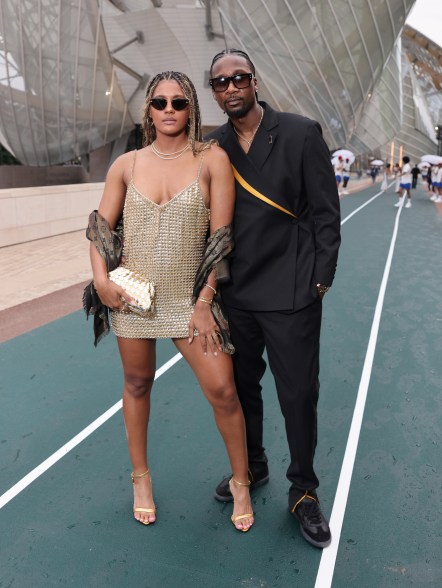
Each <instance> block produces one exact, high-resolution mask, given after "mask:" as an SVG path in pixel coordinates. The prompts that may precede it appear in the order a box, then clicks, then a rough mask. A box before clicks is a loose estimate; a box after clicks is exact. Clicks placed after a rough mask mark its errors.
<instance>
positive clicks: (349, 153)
mask: <svg viewBox="0 0 442 588" xmlns="http://www.w3.org/2000/svg"><path fill="white" fill-rule="evenodd" d="M339 155H340V156H341V157H343V158H344V159H347V158H348V160H349V161H348V162H349V164H350V165H351V164H352V163H353V162H354V160H355V159H356V156H355V154H354V153H353V151H350V150H349V149H338V150H337V151H335V152H334V153H333V157H338V156H339Z"/></svg>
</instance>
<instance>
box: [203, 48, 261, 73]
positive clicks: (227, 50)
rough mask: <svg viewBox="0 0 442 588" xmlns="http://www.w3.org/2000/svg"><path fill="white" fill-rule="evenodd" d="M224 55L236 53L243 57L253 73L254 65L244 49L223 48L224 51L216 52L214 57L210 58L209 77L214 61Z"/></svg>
mask: <svg viewBox="0 0 442 588" xmlns="http://www.w3.org/2000/svg"><path fill="white" fill-rule="evenodd" d="M226 55H238V56H239V57H244V59H245V60H246V61H247V63H248V64H249V65H250V69H251V70H252V74H253V75H255V66H254V65H253V62H252V60H251V59H250V57H249V56H248V55H247V53H246V52H245V51H242V50H241V49H224V51H221V52H220V53H217V54H216V55H215V57H214V58H213V59H212V64H211V66H210V77H212V70H213V66H214V65H215V63H216V62H217V61H218V59H221V58H222V57H225V56H226Z"/></svg>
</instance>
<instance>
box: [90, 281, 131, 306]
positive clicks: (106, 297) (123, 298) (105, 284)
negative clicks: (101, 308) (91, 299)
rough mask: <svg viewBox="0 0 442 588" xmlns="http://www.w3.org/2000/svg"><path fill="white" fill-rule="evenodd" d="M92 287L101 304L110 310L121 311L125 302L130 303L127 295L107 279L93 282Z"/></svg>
mask: <svg viewBox="0 0 442 588" xmlns="http://www.w3.org/2000/svg"><path fill="white" fill-rule="evenodd" d="M94 286H95V289H96V291H97V294H98V296H99V297H100V300H101V302H102V303H103V304H104V305H105V306H108V307H109V308H110V309H111V310H122V309H123V308H124V303H125V302H132V298H131V297H130V296H129V294H128V293H127V292H125V291H124V290H123V288H122V287H121V286H118V285H117V284H115V282H112V280H109V278H105V279H103V280H100V281H99V282H96V281H94Z"/></svg>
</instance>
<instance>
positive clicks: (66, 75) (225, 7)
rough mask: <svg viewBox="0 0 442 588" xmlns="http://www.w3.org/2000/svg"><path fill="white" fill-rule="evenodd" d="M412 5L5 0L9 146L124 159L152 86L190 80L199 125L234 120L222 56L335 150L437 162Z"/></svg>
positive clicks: (436, 70)
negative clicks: (153, 81) (217, 60)
mask: <svg viewBox="0 0 442 588" xmlns="http://www.w3.org/2000/svg"><path fill="white" fill-rule="evenodd" d="M413 4H414V0H70V1H69V2H64V1H63V2H62V1H61V0H2V1H1V3H0V142H1V143H2V144H3V145H4V146H5V147H6V148H7V149H8V150H10V151H11V153H13V155H15V157H17V158H18V159H19V160H20V161H21V162H22V163H24V164H28V165H32V166H47V165H54V164H57V163H62V162H65V161H69V160H72V159H74V158H77V157H78V156H80V155H86V154H89V153H91V152H93V151H95V150H97V149H100V148H103V147H105V146H107V148H108V150H109V154H110V155H109V158H110V159H112V158H113V157H115V156H116V155H118V154H119V153H121V152H123V151H125V149H126V145H127V139H128V136H129V133H130V132H131V131H132V130H133V129H134V127H135V125H136V124H137V123H139V121H140V117H141V111H142V106H143V101H144V94H145V88H146V85H147V83H148V81H149V79H150V78H151V77H152V76H153V75H155V74H156V73H157V72H159V71H164V70H167V69H174V70H180V71H184V72H186V73H187V74H188V75H189V76H190V77H191V79H192V80H193V82H194V83H195V86H196V88H197V91H198V96H199V100H200V105H201V110H202V117H203V124H204V126H205V127H213V126H217V125H219V124H221V123H223V122H224V121H225V117H224V115H223V113H222V112H221V111H220V110H219V108H218V107H217V105H216V104H215V102H214V100H213V98H212V96H211V91H210V88H209V87H208V69H209V66H210V61H211V58H212V56H213V55H214V54H215V53H217V52H218V51H220V50H222V49H224V48H225V47H226V46H227V47H237V48H241V49H243V50H245V51H246V52H247V53H249V54H250V56H251V58H252V60H253V61H254V63H255V65H256V68H257V76H258V79H259V95H260V98H261V99H264V100H266V101H268V102H269V103H270V104H272V106H274V107H275V108H277V109H280V110H289V111H293V112H298V113H300V114H303V115H305V116H308V117H310V118H313V119H316V120H318V121H319V122H320V124H321V125H322V127H323V130H324V136H325V138H326V140H327V142H328V144H329V146H330V147H331V148H336V147H348V148H350V149H352V150H353V151H354V152H355V153H357V154H368V153H370V154H374V155H378V156H381V157H383V158H385V157H386V154H387V153H389V150H390V145H391V142H394V144H395V145H396V146H397V147H398V146H399V145H402V146H403V152H404V153H408V154H410V155H411V157H412V158H413V159H414V158H417V157H419V156H420V155H422V154H424V153H431V152H435V151H436V149H437V146H436V136H435V131H434V126H435V125H436V124H437V123H438V122H439V120H440V117H441V115H442V112H441V109H442V85H441V80H442V66H441V63H442V59H441V52H442V50H441V48H440V47H437V46H436V45H435V44H434V43H432V42H431V41H429V40H428V39H426V38H425V37H424V36H423V35H421V34H419V33H417V31H415V30H413V29H411V28H410V27H405V19H406V17H407V15H408V13H409V11H410V9H411V8H412V6H413Z"/></svg>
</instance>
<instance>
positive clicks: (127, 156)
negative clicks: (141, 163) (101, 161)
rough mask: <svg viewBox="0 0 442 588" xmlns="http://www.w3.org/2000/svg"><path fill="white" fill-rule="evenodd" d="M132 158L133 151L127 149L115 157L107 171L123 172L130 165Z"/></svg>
mask: <svg viewBox="0 0 442 588" xmlns="http://www.w3.org/2000/svg"><path fill="white" fill-rule="evenodd" d="M133 159H134V152H133V151H128V152H127V153H123V154H122V155H119V156H118V157H117V159H116V160H115V161H114V162H113V163H112V165H111V166H110V167H109V172H111V173H113V174H124V171H125V170H126V168H127V167H128V166H131V165H132V162H133Z"/></svg>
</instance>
